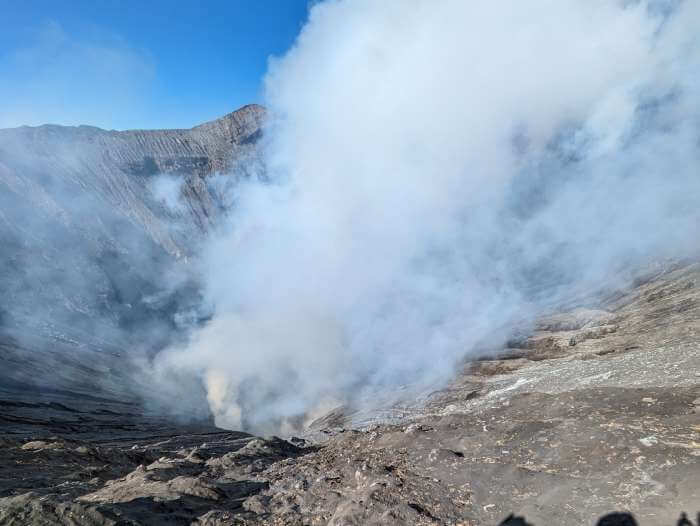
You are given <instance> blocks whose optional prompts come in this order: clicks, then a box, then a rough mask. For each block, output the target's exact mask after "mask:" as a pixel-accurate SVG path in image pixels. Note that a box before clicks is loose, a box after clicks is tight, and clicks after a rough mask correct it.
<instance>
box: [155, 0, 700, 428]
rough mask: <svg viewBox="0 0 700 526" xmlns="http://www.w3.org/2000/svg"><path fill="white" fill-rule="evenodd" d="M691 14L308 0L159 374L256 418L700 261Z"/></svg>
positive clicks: (364, 385) (420, 378) (443, 1)
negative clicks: (169, 372)
mask: <svg viewBox="0 0 700 526" xmlns="http://www.w3.org/2000/svg"><path fill="white" fill-rule="evenodd" d="M699 27H700V3H698V2H694V1H686V2H671V1H667V2H659V1H651V0H648V1H625V2H623V1H613V0H556V1H554V0H531V1H528V2H519V1H506V0H495V1H492V2H465V1H463V0H430V1H428V0H385V1H381V2H378V1H375V0H333V1H326V2H321V3H318V4H316V5H315V6H314V7H312V8H311V10H310V14H309V19H308V22H307V23H306V25H305V26H304V28H303V29H302V31H301V33H300V35H299V37H298V39H297V41H296V43H295V45H294V47H293V48H292V49H291V50H289V52H288V53H287V54H286V55H285V56H283V57H281V58H279V59H276V60H274V61H272V62H271V65H270V69H269V73H268V76H267V79H266V104H267V107H268V109H269V111H270V115H271V120H270V125H269V127H268V130H267V133H266V139H265V142H266V151H265V158H266V164H267V170H268V177H267V179H266V180H264V181H262V182H254V183H247V184H245V185H242V186H240V187H238V189H237V192H238V194H237V196H236V199H235V208H234V211H233V212H232V214H231V216H230V218H229V221H228V222H227V224H226V225H225V228H223V229H222V231H221V232H219V233H218V235H216V236H214V237H213V238H212V240H211V242H210V243H209V245H208V247H207V249H206V252H205V254H204V256H203V258H202V271H203V272H204V276H205V280H206V283H207V298H208V300H209V301H210V302H211V304H212V305H213V306H214V308H215V312H216V314H215V316H214V317H213V319H212V320H211V321H210V322H209V323H208V324H207V325H206V326H205V327H203V328H202V329H201V330H198V331H197V332H196V333H195V334H193V335H192V337H191V340H190V342H189V344H188V345H186V346H185V347H179V348H175V349H171V350H170V351H169V352H167V353H164V354H162V355H161V356H160V357H159V363H158V366H159V367H163V368H175V369H180V370H185V371H194V372H195V373H196V374H198V375H201V378H202V379H203V381H204V383H205V385H206V386H207V390H208V398H209V402H210V406H211V409H212V411H213V413H214V415H215V417H216V420H217V423H218V424H219V425H221V426H224V427H229V428H240V427H247V428H253V429H256V428H262V427H264V426H265V425H266V423H269V422H278V421H282V420H284V419H288V418H294V417H296V416H298V415H302V414H304V413H306V412H308V411H311V410H312V409H313V408H314V407H316V406H318V405H319V404H322V403H327V401H328V400H337V401H339V402H352V401H353V399H356V398H357V397H358V396H360V395H361V394H362V393H366V392H368V391H371V390H376V389H381V388H382V387H391V386H396V385H401V384H410V383H414V384H425V383H426V382H434V381H440V380H444V379H446V378H448V377H449V374H450V372H451V371H452V370H453V367H454V364H455V363H456V362H457V361H458V360H460V359H461V358H463V357H464V356H465V355H468V354H469V353H470V352H475V349H477V348H478V347H479V345H481V343H482V342H483V340H484V338H486V337H491V336H492V335H494V331H496V333H497V331H498V329H499V328H500V327H503V326H504V325H506V324H507V323H509V322H510V321H512V320H515V319H522V318H526V319H527V318H529V317H532V316H535V315H536V314H537V313H538V312H540V311H541V309H543V308H545V307H546V306H547V305H552V304H554V303H556V302H560V301H563V300H565V299H567V297H569V296H571V295H572V294H574V293H575V292H576V291H578V290H581V289H585V288H586V287H589V286H591V285H592V284H595V283H600V282H601V280H602V279H603V278H605V277H606V276H609V275H611V273H613V271H615V270H617V269H619V268H621V267H623V266H624V265H626V264H629V263H634V262H639V261H642V260H643V259H644V258H645V257H647V256H650V255H651V256H653V257H666V256H674V257H679V256H683V255H687V254H689V253H691V252H692V251H694V250H695V249H696V248H697V247H696V240H695V239H694V236H695V235H696V234H697V232H698V226H699V225H700V222H699V218H700V207H699V206H698V205H700V174H698V166H700V164H698V160H699V159H698V158H699V153H700V149H699V148H700V147H699V144H700V143H699V134H698V132H699V126H700V108H699V106H698V105H699V104H700V92H699V91H698V86H699V81H700V78H699V75H700V48H699V46H698V44H699V42H698V38H699V36H700V33H698V31H697V29H698V28H699ZM497 337H502V338H503V339H504V340H505V338H507V337H508V334H505V333H503V334H497Z"/></svg>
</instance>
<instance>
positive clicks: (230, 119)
mask: <svg viewBox="0 0 700 526" xmlns="http://www.w3.org/2000/svg"><path fill="white" fill-rule="evenodd" d="M263 118H264V109H263V108H262V107H260V106H256V105H250V106H245V107H243V108H241V109H239V110H237V111H235V112H233V113H230V114H228V115H226V116H224V117H222V118H220V119H217V120H215V121H211V122H208V123H205V124H202V125H200V126H196V127H194V128H192V129H189V130H131V131H106V130H102V129H99V128H94V127H90V126H78V127H65V126H56V125H44V126H39V127H21V128H13V129H4V130H0V193H2V195H3V207H2V209H0V221H3V222H4V223H5V227H6V228H7V227H9V228H12V227H13V224H12V221H11V220H10V218H9V217H8V208H9V207H11V206H10V203H14V204H15V206H18V205H20V203H22V202H27V204H28V205H30V206H32V208H34V209H35V211H36V212H37V213H39V214H42V215H47V216H53V217H54V218H55V219H56V220H58V221H60V222H62V223H64V224H70V223H71V221H72V220H73V219H74V218H75V217H76V215H77V214H75V212H74V210H71V209H70V207H71V206H72V205H74V204H75V202H76V199H79V198H80V197H81V194H83V195H87V196H89V197H90V198H94V197H97V198H99V199H101V200H102V201H103V204H104V205H106V206H109V207H111V208H113V209H114V210H115V211H116V212H118V213H120V214H121V215H123V216H124V217H125V218H127V219H128V220H129V221H131V222H133V223H134V224H135V225H138V226H139V227H140V228H142V229H144V230H145V231H146V232H147V233H148V235H149V236H150V237H151V238H152V239H153V241H154V242H156V243H157V244H158V245H160V246H161V247H163V248H164V249H165V250H166V251H167V252H169V253H171V254H179V253H180V252H181V247H179V246H178V243H177V242H176V240H175V239H173V237H172V235H171V234H170V233H169V232H168V227H167V225H163V224H162V223H163V220H162V217H160V215H161V213H162V211H160V210H158V209H157V207H155V206H154V205H155V204H156V203H153V202H151V201H149V200H148V198H147V197H148V192H146V191H145V188H146V185H147V183H148V177H149V176H153V175H156V174H158V173H176V174H179V175H182V176H186V177H188V178H189V182H190V189H189V192H186V193H187V197H188V201H189V202H188V204H189V209H190V213H191V215H192V220H193V222H194V223H195V224H196V225H197V226H198V227H199V228H201V229H206V227H207V225H208V224H209V221H210V216H211V214H212V210H213V208H212V207H213V206H214V205H213V203H212V200H211V197H210V196H207V195H205V194H204V193H203V191H202V190H203V189H202V186H201V185H198V184H197V182H196V178H201V177H203V176H206V175H209V174H211V173H214V172H228V171H231V170H232V169H233V168H234V166H235V164H236V162H237V161H238V160H240V159H241V158H245V157H247V156H249V155H251V150H252V148H253V145H254V144H255V142H256V141H257V139H258V138H259V137H260V133H261V131H260V127H261V123H262V120H263ZM61 191H64V192H66V193H68V194H69V195H70V199H69V200H68V199H64V198H63V197H64V196H62V195H60V192H61ZM8 198H9V200H8ZM14 227H15V228H17V227H18V225H14Z"/></svg>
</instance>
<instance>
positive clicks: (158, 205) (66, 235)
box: [0, 105, 264, 431]
mask: <svg viewBox="0 0 700 526" xmlns="http://www.w3.org/2000/svg"><path fill="white" fill-rule="evenodd" d="M263 118H264V110H263V108H261V107H260V106H255V105H252V106H246V107H243V108H241V109H239V110H237V111H235V112H233V113H231V114H229V115H226V116H224V117H222V118H220V119H217V120H215V121H212V122H208V123H205V124H202V125H200V126H197V127H195V128H192V129H189V130H151V131H148V130H134V131H107V130H102V129H98V128H94V127H89V126H79V127H64V126H55V125H45V126H39V127H22V128H15V129H4V130H0V246H1V247H2V255H1V257H0V298H1V299H0V357H2V360H3V364H4V365H5V366H4V367H2V368H1V369H0V399H4V400H6V401H7V400H14V401H16V402H17V401H18V402H21V403H39V407H38V409H37V411H38V412H35V413H32V411H30V408H31V406H25V413H26V414H25V415H24V417H23V418H24V421H25V423H26V422H29V421H31V420H32V418H35V417H36V419H37V421H38V422H39V424H38V425H39V426H41V425H43V424H41V422H44V423H45V422H47V421H53V422H60V421H62V420H61V419H62V416H65V413H60V412H59V413H57V414H53V413H52V414H51V415H49V413H50V412H51V411H52V410H51V411H49V409H51V407H54V409H55V407H57V406H51V407H48V406H45V405H41V404H42V403H46V404H53V403H57V404H63V405H66V406H68V407H75V406H76V403H77V404H81V403H82V402H80V400H83V401H85V400H87V399H86V398H83V397H84V396H86V395H87V394H91V395H93V396H98V397H99V396H101V397H103V398H104V397H107V398H110V399H115V398H116V399H118V398H119V397H123V396H125V395H124V392H125V391H128V389H129V387H128V384H129V381H130V379H129V378H130V375H129V374H127V372H126V371H125V369H124V368H125V367H126V364H127V362H128V361H127V360H125V359H124V357H125V355H127V354H128V355H129V356H131V357H133V356H138V355H139V354H147V353H151V352H154V350H156V349H157V348H158V347H159V346H161V345H164V344H165V343H167V341H169V340H171V339H172V338H173V337H176V336H177V331H178V325H179V324H181V325H183V324H188V323H191V322H192V319H193V318H194V319H195V320H196V318H197V317H198V316H202V313H201V311H200V309H199V296H198V292H197V283H196V281H195V279H194V278H193V277H192V276H191V274H192V273H191V272H190V271H189V269H188V265H189V263H188V255H189V254H190V253H191V252H192V251H193V250H194V249H195V247H196V245H197V243H198V242H199V241H200V240H201V239H202V238H203V236H204V234H205V233H206V232H208V231H209V230H210V229H211V228H212V226H213V225H214V223H215V221H216V217H217V215H218V214H220V213H221V212H222V207H223V203H222V202H221V195H220V194H219V193H217V188H215V187H214V186H212V184H210V181H211V180H213V179H217V177H214V175H215V174H220V177H218V179H226V180H233V179H235V178H236V177H246V176H248V175H249V173H248V172H247V171H246V170H247V167H249V166H251V164H252V163H251V160H252V159H253V158H255V155H256V153H255V150H256V142H257V140H258V138H259V137H260V133H261V131H260V130H261V124H262V121H263ZM164 178H165V179H167V180H168V181H169V182H170V183H171V186H172V187H173V188H175V196H174V199H175V201H176V206H173V204H172V203H169V202H167V201H166V200H164V199H163V198H162V196H160V195H159V194H158V192H157V191H156V190H157V187H156V186H155V185H156V183H157V182H158V181H159V180H161V179H164ZM27 393H30V394H27ZM37 393H41V397H40V399H39V398H37V396H38V394H37ZM61 393H63V394H61ZM25 395H26V396H25ZM18 396H21V397H25V398H28V399H26V400H25V398H22V399H21V400H20V399H18V398H17V397H18ZM61 396H62V397H63V398H62V399H61V400H59V399H58V398H57V397H59V398H60V397H61ZM65 397H68V398H67V399H66V398H65ZM71 397H72V398H74V400H72V401H71ZM122 401H125V400H122ZM47 407H48V409H47ZM108 409H109V410H110V411H111V410H114V408H108ZM27 411H29V412H27ZM47 411H49V412H47ZM16 423H17V424H18V425H19V427H20V428H22V429H23V430H25V431H26V429H27V428H26V426H25V425H24V424H23V423H22V422H16ZM49 427H50V426H49ZM59 427H60V426H59ZM45 430H47V429H45ZM4 431H7V428H5V429H4Z"/></svg>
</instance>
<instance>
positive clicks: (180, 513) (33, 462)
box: [0, 262, 700, 526]
mask: <svg viewBox="0 0 700 526" xmlns="http://www.w3.org/2000/svg"><path fill="white" fill-rule="evenodd" d="M699 282H700V265H699V264H698V263H697V262H686V263H674V264H666V265H659V266H658V267H657V268H656V269H653V271H652V272H649V273H647V274H646V275H644V276H640V277H639V279H637V280H636V282H635V283H634V284H633V285H632V286H630V287H627V288H625V289H621V290H616V291H613V292H612V293H611V294H610V295H608V296H607V297H606V298H605V299H604V300H602V301H599V302H597V303H590V304H589V303H586V302H583V303H581V304H580V305H579V308H575V309H573V310H566V311H561V312H558V313H555V314H553V315H551V316H548V317H544V318H541V319H539V320H538V322H537V324H536V328H535V330H534V332H532V333H531V334H529V335H527V336H525V337H523V338H522V339H520V340H518V341H512V342H510V345H511V346H512V348H510V349H501V350H500V352H499V353H497V354H495V355H492V356H491V357H490V358H489V359H483V360H478V361H474V362H471V363H467V364H465V367H464V369H463V370H462V371H460V372H458V373H457V374H456V375H455V378H454V380H453V382H452V383H451V384H450V385H449V386H447V387H446V388H443V389H440V390H438V391H435V392H432V393H429V394H428V393H426V396H424V397H422V398H421V399H419V400H416V399H412V400H406V401H405V402H404V403H403V404H394V405H393V406H387V407H384V408H383V409H384V410H385V411H384V412H377V411H374V412H373V413H372V414H367V413H365V414H357V413H354V414H353V413H350V412H349V411H347V410H344V409H342V408H338V409H337V410H335V411H333V412H331V413H329V414H328V415H326V416H325V417H323V418H320V419H319V420H318V421H317V422H316V423H315V424H312V430H311V432H309V433H308V436H306V437H305V438H306V440H301V439H290V441H289V442H286V441H283V440H280V439H277V438H270V439H264V440H263V439H256V438H254V437H252V436H250V435H246V434H244V433H235V432H223V431H220V430H219V431H214V430H210V431H209V432H203V431H202V430H192V429H185V428H182V429H173V428H172V427H171V428H164V429H163V431H162V432H160V433H154V435H156V436H148V435H146V434H143V433H137V432H135V431H132V433H133V434H132V435H129V434H128V433H126V434H125V433H124V432H122V434H121V436H120V438H121V439H120V440H115V439H114V438H109V435H106V436H105V437H103V438H102V439H99V438H98V439H96V440H95V439H92V437H91V439H90V440H85V439H84V438H83V439H82V440H81V439H80V438H81V437H77V438H78V439H79V440H76V439H75V438H76V437H75V436H73V437H66V434H65V433H62V434H61V435H62V436H60V437H58V438H52V439H46V438H43V439H41V440H36V439H35V437H32V436H31V435H26V436H22V437H20V436H15V437H10V438H8V439H5V440H3V439H2V438H0V445H1V446H2V447H3V453H2V456H1V457H0V458H1V462H0V467H1V469H0V523H1V524H8V525H22V526H23V525H26V524H36V525H54V524H64V525H72V526H75V525H86V526H87V525H122V524H123V525H146V524H149V525H150V524H192V525H200V526H204V525H209V526H215V525H216V526H232V525H244V524H247V525H258V524H259V525H263V524H264V525H299V526H301V525H308V524H328V525H336V526H340V525H351V524H352V525H360V524H363V525H364V524H377V525H378V524H385V525H397V524H401V525H413V524H421V525H426V526H427V525H445V526H447V525H450V526H456V525H462V526H482V525H496V524H499V523H500V521H501V520H502V519H503V518H504V517H506V516H507V515H509V514H510V513H511V512H515V513H518V514H522V515H524V516H525V517H526V518H527V519H528V524H533V525H535V526H541V525H546V524H553V525H590V526H593V525H594V524H596V520H597V519H598V518H599V517H601V516H603V515H604V514H607V513H610V512H613V511H616V510H617V511H623V510H626V511H630V512H632V513H633V514H634V515H635V516H636V518H637V521H638V523H639V524H640V525H641V526H668V525H671V524H675V523H676V519H677V518H678V517H679V515H680V513H681V512H683V511H685V512H688V513H689V515H690V516H691V517H692V518H693V519H694V517H695V513H696V512H697V511H698V503H699V502H700V500H699V499H700V469H698V468H699V467H700V351H699V345H698V343H699V341H698V334H700V333H699V332H698V331H699V330H700V289H698V283H699ZM584 307H586V308H584ZM24 410H25V408H23V407H15V408H11V409H8V410H7V411H8V412H10V414H15V415H19V414H21V413H22V411H24ZM72 418H73V420H74V421H75V422H79V421H80V419H81V418H84V419H93V420H95V419H96V416H95V415H94V413H91V412H90V411H89V410H83V411H81V412H74V413H73V414H72ZM103 418H104V417H103ZM95 427H97V426H95ZM110 432H111V430H110ZM163 435H167V436H163ZM508 524H523V523H518V522H514V523H508ZM601 524H608V523H601ZM613 524H616V523H613ZM679 524H688V523H680V522H679Z"/></svg>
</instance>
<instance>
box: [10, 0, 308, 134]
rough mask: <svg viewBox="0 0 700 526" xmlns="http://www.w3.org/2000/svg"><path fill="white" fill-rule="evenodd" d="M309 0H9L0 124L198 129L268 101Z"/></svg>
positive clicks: (303, 19)
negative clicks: (268, 74) (270, 77)
mask: <svg viewBox="0 0 700 526" xmlns="http://www.w3.org/2000/svg"><path fill="white" fill-rule="evenodd" d="M308 4H309V0H228V1H227V0H211V1H205V0H143V1H137V0H121V1H119V0H0V127H8V126H17V125H21V124H30V125H36V124H41V123H47V122H50V123H58V124H79V123H85V124H92V125H96V126H101V127H105V128H116V129H126V128H158V127H164V128H165V127H168V128H171V127H190V126H193V125H195V124H198V123H200V122H203V121H206V120H210V119H213V118H216V117H218V116H220V115H223V114H225V113H228V112H229V111H232V110H234V109H236V108H237V107H239V106H242V105H244V104H247V103H250V102H260V99H261V81H262V77H263V76H264V74H265V71H266V69H267V59H268V57H269V56H270V55H280V54H282V53H283V52H284V51H285V50H286V49H288V48H289V46H290V45H291V44H292V43H293V42H294V39H295V37H296V35H297V34H298V32H299V30H300V28H301V26H302V25H303V22H304V21H305V19H306V15H307V8H308Z"/></svg>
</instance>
